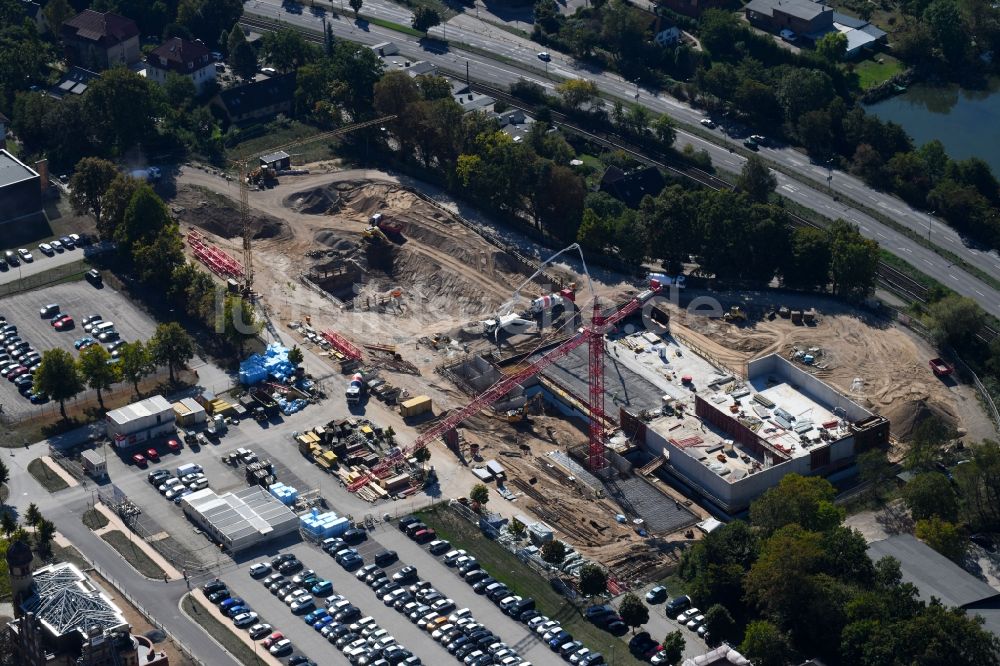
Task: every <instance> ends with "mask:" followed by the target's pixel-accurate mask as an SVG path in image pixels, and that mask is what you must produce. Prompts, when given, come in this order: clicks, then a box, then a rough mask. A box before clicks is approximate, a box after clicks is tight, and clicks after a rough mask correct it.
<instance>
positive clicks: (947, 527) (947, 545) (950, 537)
mask: <svg viewBox="0 0 1000 666" xmlns="http://www.w3.org/2000/svg"><path fill="white" fill-rule="evenodd" d="M914 533H915V534H916V535H917V538H918V539H920V540H921V541H925V542H926V543H927V545H928V546H930V547H931V548H933V549H934V550H936V551H937V552H939V553H941V554H942V555H944V556H945V557H947V558H948V559H950V560H953V561H955V562H958V563H961V562H962V559H963V558H964V557H965V551H966V548H967V547H968V538H967V537H966V536H965V533H964V531H963V530H962V528H961V527H959V526H958V525H956V524H955V523H951V522H948V521H947V520H942V519H941V518H939V517H938V516H931V517H930V518H928V519H926V520H918V521H917V526H916V530H915V532H914Z"/></svg>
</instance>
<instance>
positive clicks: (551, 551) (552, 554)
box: [542, 539, 566, 564]
mask: <svg viewBox="0 0 1000 666" xmlns="http://www.w3.org/2000/svg"><path fill="white" fill-rule="evenodd" d="M565 558H566V544H564V543H563V542H562V541H560V540H559V539H553V540H552V541H549V542H548V543H546V544H545V545H544V546H542V559H543V560H545V561H546V562H548V563H549V564H559V563H560V562H562V561H563V560H564V559H565Z"/></svg>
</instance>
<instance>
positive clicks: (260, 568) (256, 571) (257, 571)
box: [250, 562, 271, 578]
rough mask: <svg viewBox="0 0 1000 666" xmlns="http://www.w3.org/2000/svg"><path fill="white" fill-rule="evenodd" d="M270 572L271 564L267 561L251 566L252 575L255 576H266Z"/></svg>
mask: <svg viewBox="0 0 1000 666" xmlns="http://www.w3.org/2000/svg"><path fill="white" fill-rule="evenodd" d="M269 573H271V565H270V564H269V563H267V562H258V563H257V564H255V565H253V566H252V567H250V575H251V576H253V577H254V578H260V577H261V576H266V575H267V574H269Z"/></svg>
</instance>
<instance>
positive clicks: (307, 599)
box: [290, 594, 316, 613]
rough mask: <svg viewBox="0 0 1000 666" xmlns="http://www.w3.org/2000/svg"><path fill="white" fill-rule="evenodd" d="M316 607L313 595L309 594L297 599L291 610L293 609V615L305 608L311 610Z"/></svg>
mask: <svg viewBox="0 0 1000 666" xmlns="http://www.w3.org/2000/svg"><path fill="white" fill-rule="evenodd" d="M315 605H316V602H315V601H313V598H312V595H311V594H307V595H305V596H302V597H299V598H298V599H296V600H295V601H293V602H292V604H291V606H290V608H291V609H292V612H293V613H297V612H298V611H300V610H302V609H303V608H311V607H312V606H315Z"/></svg>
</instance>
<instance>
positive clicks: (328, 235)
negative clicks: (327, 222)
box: [313, 229, 358, 252]
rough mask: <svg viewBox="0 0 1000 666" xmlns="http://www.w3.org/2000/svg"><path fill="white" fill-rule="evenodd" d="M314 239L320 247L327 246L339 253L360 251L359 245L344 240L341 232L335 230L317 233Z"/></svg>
mask: <svg viewBox="0 0 1000 666" xmlns="http://www.w3.org/2000/svg"><path fill="white" fill-rule="evenodd" d="M313 238H314V239H315V240H316V242H317V243H319V244H320V245H325V246H326V247H328V248H330V249H331V250H337V251H338V252H354V251H356V250H357V249H358V244H357V243H355V242H354V241H352V240H348V239H347V238H344V237H343V235H342V234H341V233H340V232H338V231H335V230H333V229H322V230H320V231H317V232H316V234H315V235H314V236H313Z"/></svg>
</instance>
